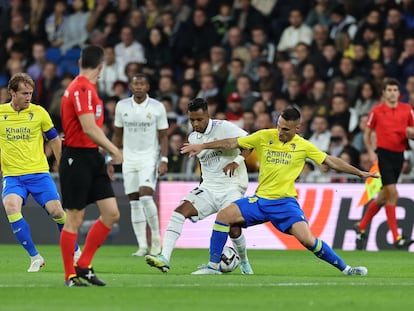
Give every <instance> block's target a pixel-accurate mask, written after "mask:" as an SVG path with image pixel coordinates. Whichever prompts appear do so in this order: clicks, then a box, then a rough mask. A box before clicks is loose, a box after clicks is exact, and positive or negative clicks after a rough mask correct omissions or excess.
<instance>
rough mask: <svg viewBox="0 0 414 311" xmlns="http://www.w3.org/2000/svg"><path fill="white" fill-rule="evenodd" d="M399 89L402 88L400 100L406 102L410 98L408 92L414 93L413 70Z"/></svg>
mask: <svg viewBox="0 0 414 311" xmlns="http://www.w3.org/2000/svg"><path fill="white" fill-rule="evenodd" d="M401 89H403V92H402V93H403V96H402V98H401V101H402V102H403V103H407V102H408V101H409V100H410V94H413V93H414V72H413V73H412V75H410V76H408V78H407V81H406V82H405V85H404V86H403V87H402V88H401Z"/></svg>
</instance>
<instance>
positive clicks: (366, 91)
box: [354, 81, 379, 116]
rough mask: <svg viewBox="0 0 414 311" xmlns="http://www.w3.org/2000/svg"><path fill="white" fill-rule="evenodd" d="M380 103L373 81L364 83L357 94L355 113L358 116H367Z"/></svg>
mask: <svg viewBox="0 0 414 311" xmlns="http://www.w3.org/2000/svg"><path fill="white" fill-rule="evenodd" d="M378 102H379V94H378V92H377V89H376V88H375V86H374V84H373V83H372V82H371V81H365V82H363V83H362V84H361V85H360V87H359V89H358V92H357V97H356V101H355V105H354V108H355V111H356V112H357V113H358V116H362V115H367V114H368V113H369V112H370V111H371V109H372V107H374V106H375V105H376V104H378Z"/></svg>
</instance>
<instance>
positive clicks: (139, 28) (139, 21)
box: [121, 8, 167, 44]
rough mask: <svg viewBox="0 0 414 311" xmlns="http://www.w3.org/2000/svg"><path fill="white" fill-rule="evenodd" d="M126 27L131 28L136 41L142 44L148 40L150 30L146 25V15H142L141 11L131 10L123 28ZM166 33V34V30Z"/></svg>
mask: <svg viewBox="0 0 414 311" xmlns="http://www.w3.org/2000/svg"><path fill="white" fill-rule="evenodd" d="M124 25H128V26H130V27H131V29H132V33H133V36H134V39H135V40H137V41H138V42H139V43H141V44H142V43H144V41H145V38H147V32H148V30H147V26H146V25H145V18H144V14H142V12H141V10H140V9H138V8H136V9H133V10H131V11H130V13H129V16H128V20H126V21H123V24H122V25H121V27H122V26H124ZM164 33H166V32H165V30H164ZM166 34H167V33H166Z"/></svg>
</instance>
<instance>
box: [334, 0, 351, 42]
mask: <svg viewBox="0 0 414 311" xmlns="http://www.w3.org/2000/svg"><path fill="white" fill-rule="evenodd" d="M331 21H332V24H331V30H330V33H329V37H330V38H331V39H335V38H336V35H337V34H339V33H341V32H347V33H348V34H349V37H350V38H351V39H352V40H353V39H354V37H355V34H356V32H357V30H358V27H357V25H356V19H355V18H354V17H353V16H351V15H349V14H347V12H346V10H345V7H344V5H343V4H342V3H339V4H337V5H336V6H335V7H334V8H333V9H332V11H331Z"/></svg>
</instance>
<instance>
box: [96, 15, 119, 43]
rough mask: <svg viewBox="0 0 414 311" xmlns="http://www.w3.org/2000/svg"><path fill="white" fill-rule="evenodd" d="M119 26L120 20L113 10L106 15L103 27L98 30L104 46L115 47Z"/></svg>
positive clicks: (117, 40)
mask: <svg viewBox="0 0 414 311" xmlns="http://www.w3.org/2000/svg"><path fill="white" fill-rule="evenodd" d="M120 24H121V20H120V19H119V16H118V14H117V11H116V10H115V9H114V10H113V11H109V12H108V13H106V15H105V21H104V25H103V26H102V28H98V29H99V30H101V32H102V33H103V35H104V37H105V43H106V44H111V45H115V44H117V43H118V42H119V29H120Z"/></svg>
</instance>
